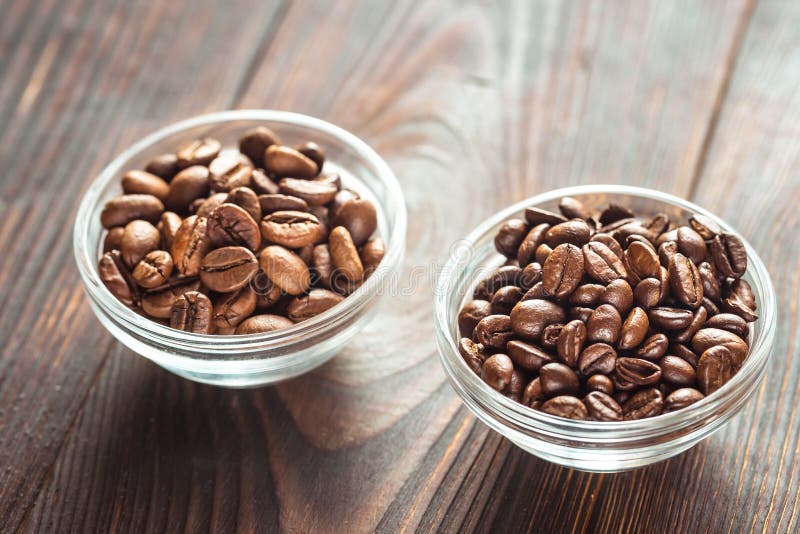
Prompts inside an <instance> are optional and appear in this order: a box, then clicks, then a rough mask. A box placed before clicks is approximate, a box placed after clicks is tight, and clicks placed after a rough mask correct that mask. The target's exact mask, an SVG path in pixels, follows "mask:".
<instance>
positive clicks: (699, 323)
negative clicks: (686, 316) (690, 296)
mask: <svg viewBox="0 0 800 534" xmlns="http://www.w3.org/2000/svg"><path fill="white" fill-rule="evenodd" d="M707 318H708V312H707V311H706V309H705V308H703V307H700V308H697V310H695V312H694V317H692V322H691V323H689V326H687V327H686V328H684V329H683V330H681V331H680V332H678V333H677V334H675V335H674V336H672V340H673V341H677V342H678V343H689V342H690V341H691V340H692V338H693V337H694V335H695V334H696V333H697V331H698V330H700V328H702V327H703V326H704V325H705V323H706V319H707Z"/></svg>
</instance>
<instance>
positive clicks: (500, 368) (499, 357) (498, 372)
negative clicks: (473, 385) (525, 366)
mask: <svg viewBox="0 0 800 534" xmlns="http://www.w3.org/2000/svg"><path fill="white" fill-rule="evenodd" d="M513 372H514V364H513V363H512V362H511V358H509V357H508V356H506V355H505V354H493V355H491V356H489V357H488V358H486V361H484V362H483V365H482V366H481V378H482V379H483V381H484V382H486V383H487V384H489V386H490V387H491V388H493V389H495V390H497V391H502V390H503V389H505V387H506V386H507V385H508V384H509V383H510V382H511V375H512V373H513Z"/></svg>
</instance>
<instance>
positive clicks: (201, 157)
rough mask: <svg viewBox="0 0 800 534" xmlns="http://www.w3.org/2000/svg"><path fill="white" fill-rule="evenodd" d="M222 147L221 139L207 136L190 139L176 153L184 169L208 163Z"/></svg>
mask: <svg viewBox="0 0 800 534" xmlns="http://www.w3.org/2000/svg"><path fill="white" fill-rule="evenodd" d="M221 149H222V145H221V144H220V142H219V141H217V140H216V139H212V138H210V137H206V138H203V139H195V140H194V141H189V142H188V143H186V144H184V145H183V146H181V147H180V148H179V149H178V151H177V152H176V153H175V155H176V156H177V157H178V166H179V167H180V168H182V169H184V168H186V167H190V166H192V165H208V164H209V163H211V161H212V160H213V159H214V158H216V157H217V155H218V154H219V151H220V150H221Z"/></svg>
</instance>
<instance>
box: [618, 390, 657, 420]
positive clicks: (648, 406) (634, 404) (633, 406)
mask: <svg viewBox="0 0 800 534" xmlns="http://www.w3.org/2000/svg"><path fill="white" fill-rule="evenodd" d="M663 409H664V396H663V395H662V394H661V392H660V391H659V390H658V389H656V388H649V389H643V390H640V391H637V392H636V393H634V394H633V395H632V396H631V397H630V398H629V399H628V400H627V401H626V402H625V404H623V406H622V415H623V417H624V418H625V419H626V420H629V421H630V420H634V419H644V418H645V417H655V416H656V415H659V414H660V413H661V412H662V411H663Z"/></svg>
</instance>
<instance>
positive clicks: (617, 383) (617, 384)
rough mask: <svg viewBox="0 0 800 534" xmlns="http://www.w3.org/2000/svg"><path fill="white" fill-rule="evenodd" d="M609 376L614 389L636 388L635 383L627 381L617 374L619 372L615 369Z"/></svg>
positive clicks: (627, 389) (628, 389)
mask: <svg viewBox="0 0 800 534" xmlns="http://www.w3.org/2000/svg"><path fill="white" fill-rule="evenodd" d="M609 377H610V378H611V382H612V383H613V384H614V390H615V391H631V392H632V391H634V390H635V389H636V384H634V383H633V382H629V381H627V380H625V379H624V378H622V377H621V376H619V373H617V372H616V371H615V372H613V373H611V374H610V375H609Z"/></svg>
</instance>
